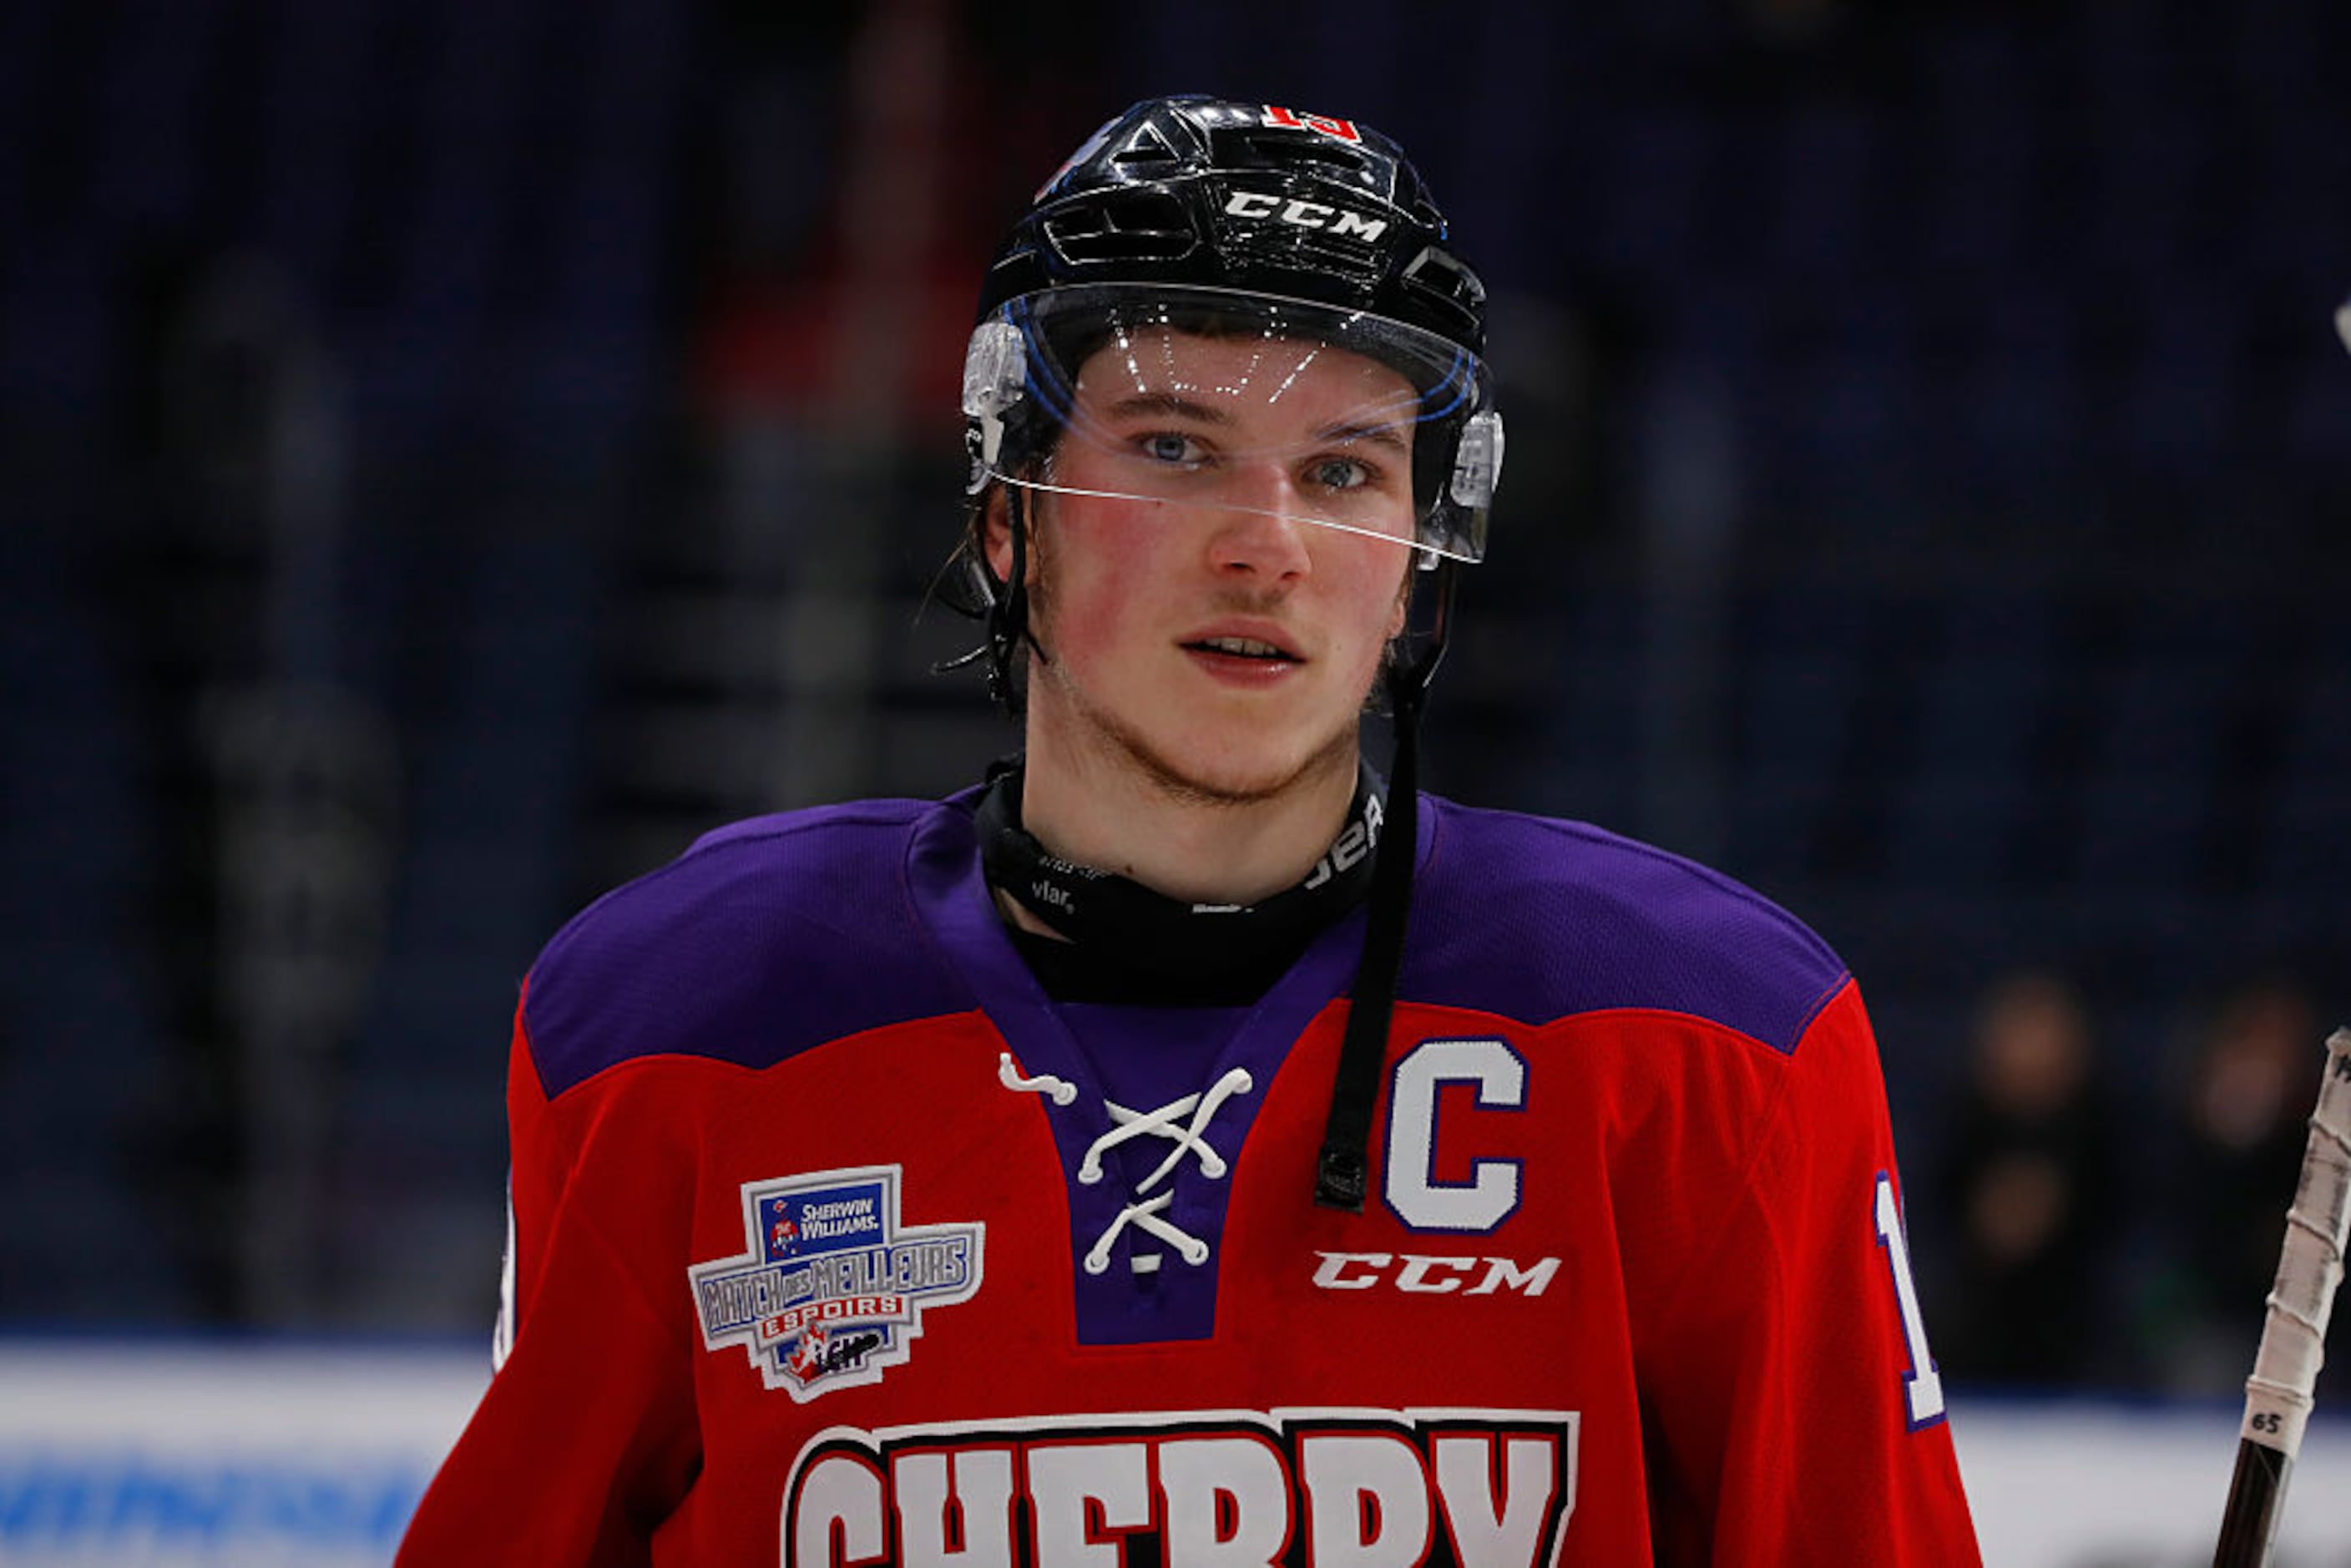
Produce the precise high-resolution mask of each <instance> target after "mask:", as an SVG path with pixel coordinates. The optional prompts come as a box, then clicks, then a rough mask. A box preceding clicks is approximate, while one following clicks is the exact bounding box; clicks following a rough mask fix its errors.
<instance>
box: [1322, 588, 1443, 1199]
mask: <svg viewBox="0 0 2351 1568" xmlns="http://www.w3.org/2000/svg"><path fill="white" fill-rule="evenodd" d="M1437 579H1438V580H1437V584H1436V588H1437V592H1436V596H1435V597H1436V599H1437V619H1436V623H1435V627H1434V629H1433V630H1432V632H1430V634H1429V640H1428V642H1427V643H1426V647H1425V649H1424V651H1423V652H1422V653H1421V654H1420V656H1419V657H1418V658H1417V659H1416V660H1415V661H1414V662H1413V663H1412V664H1408V665H1407V664H1397V665H1395V666H1394V667H1392V668H1391V669H1390V670H1389V672H1388V680H1387V687H1388V699H1389V702H1390V704H1391V706H1393V708H1394V710H1395V763H1394V766H1393V768H1391V769H1390V775H1389V781H1388V805H1387V821H1386V822H1385V823H1384V831H1382V833H1381V836H1380V851H1379V855H1378V858H1377V859H1376V861H1375V862H1374V864H1373V867H1372V891H1371V909H1370V912H1369V914H1368V915H1367V916H1366V918H1365V925H1364V956H1363V962H1362V964H1361V965H1360V966H1359V967H1357V968H1356V970H1355V988H1354V991H1353V994H1352V996H1351V997H1350V998H1349V999H1348V1008H1347V1032H1346V1035H1345V1037H1344V1038H1343V1040H1341V1041H1340V1044H1339V1072H1338V1077H1337V1079H1336V1080H1335V1081H1334V1082H1332V1085H1331V1115H1330V1119H1329V1121H1328V1122H1326V1123H1325V1124H1324V1125H1323V1131H1322V1158H1321V1159H1320V1160H1319V1161H1318V1162H1317V1163H1316V1166H1315V1173H1314V1201H1315V1202H1316V1203H1318V1204H1321V1205H1322V1207H1325V1208H1337V1209H1343V1210H1345V1211H1346V1212H1347V1213H1349V1214H1361V1213H1362V1212H1363V1211H1364V1190H1365V1189H1366V1187H1367V1186H1369V1185H1370V1170H1371V1155H1370V1149H1371V1135H1372V1107H1373V1104H1374V1102H1376V1101H1377V1100H1378V1099H1379V1096H1380V1069H1381V1068H1382V1067H1383V1066H1384V1064H1385V1062H1386V1061H1387V1053H1388V1021H1389V1019H1390V1018H1391V1017H1392V1016H1393V1015H1394V1013H1395V998H1396V977H1397V975H1398V974H1399V972H1400V971H1401V970H1402V969H1403V967H1404V938H1405V925H1407V923H1408V917H1409V916H1410V915H1411V913H1412V870H1413V862H1414V861H1415V860H1416V859H1418V858H1419V854H1420V716H1421V709H1422V707H1423V706H1425V705H1426V701H1427V698H1428V683H1429V679H1430V677H1432V676H1433V675H1435V674H1437V661H1438V660H1439V659H1441V658H1443V657H1444V655H1445V626H1446V622H1447V621H1448V620H1450V619H1451V614H1450V612H1451V609H1452V600H1453V569H1452V565H1451V563H1450V562H1447V564H1445V565H1444V566H1442V567H1440V568H1439V569H1438V570H1437Z"/></svg>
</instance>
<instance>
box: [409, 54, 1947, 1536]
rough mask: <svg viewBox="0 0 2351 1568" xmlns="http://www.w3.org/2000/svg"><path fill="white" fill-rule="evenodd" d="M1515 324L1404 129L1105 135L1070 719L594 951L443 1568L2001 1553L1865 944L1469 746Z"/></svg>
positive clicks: (1099, 140) (526, 1037)
mask: <svg viewBox="0 0 2351 1568" xmlns="http://www.w3.org/2000/svg"><path fill="white" fill-rule="evenodd" d="M1484 346H1485V290H1484V286H1483V285H1482V283H1481V282H1480V280H1479V277H1478V275H1477V274H1476V273H1475V272H1474V271H1473V270H1471V268H1470V267H1469V266H1468V263H1467V262H1466V261H1464V260H1463V259H1462V257H1461V256H1460V255H1459V254H1458V250H1457V248H1456V246H1455V242H1454V240H1453V238H1452V236H1451V235H1450V233H1449V232H1448V230H1447V225H1446V224H1445V221H1444V219H1443V218H1442V216H1441V215H1440V214H1439V213H1438V212H1437V208H1436V206H1435V204H1434V203H1433V202H1432V201H1431V199H1430V198H1429V196H1428V195H1427V193H1426V191H1425V190H1424V189H1423V188H1422V185H1421V183H1420V180H1419V177H1418V175H1417V174H1416V172H1414V170H1413V168H1412V166H1411V165H1410V164H1409V163H1408V162H1405V158H1404V156H1403V154H1402V152H1401V150H1400V149H1398V148H1397V147H1396V146H1395V144H1394V143H1393V142H1392V141H1389V140H1388V139H1386V138H1385V137H1384V136H1382V135H1381V134H1379V133H1378V132H1377V131H1373V130H1371V129H1370V128H1368V127H1365V126H1362V125H1359V124H1357V123H1355V122H1353V121H1351V120H1340V119H1332V118H1328V117H1324V116H1320V115H1311V114H1303V113H1300V112H1297V111H1294V110H1290V109H1286V108H1281V107H1278V106H1273V105H1268V104H1263V103H1245V102H1228V101H1219V100H1216V99H1198V98H1186V99H1152V100H1146V101H1144V102H1143V103H1140V104H1137V105H1135V106H1134V108H1133V109H1131V110H1128V111H1127V112H1126V113H1124V114H1123V115H1120V116H1118V117H1116V118H1115V119H1113V120H1111V121H1110V122H1108V123H1107V124H1105V125H1104V126H1103V127H1102V129H1101V131H1098V132H1097V133H1096V134H1095V135H1094V137H1093V138H1092V140H1090V141H1087V142H1086V143H1085V144H1084V145H1083V146H1082V147H1081V148H1080V149H1079V151H1078V152H1076V153H1075V154H1074V155H1073V156H1072V157H1071V160H1070V161H1069V162H1068V163H1067V164H1065V165H1064V166H1063V168H1062V169H1061V172H1058V173H1057V174H1055V175H1054V176H1053V177H1052V178H1051V179H1050V180H1049V181H1048V182H1047V183H1046V184H1045V186H1044V187H1043V189H1042V190H1041V191H1040V193H1039V194H1038V196H1037V198H1036V202H1035V204H1034V206H1033V207H1032V208H1031V210H1030V211H1029V214H1027V215H1026V216H1024V217H1023V218H1022V219H1021V220H1020V221H1019V223H1018V224H1017V225H1015V227H1014V229H1013V232H1012V234H1011V235H1010V236H1009V238H1008V240H1007V242H1006V244H1005V246H1004V247H1003V248H1002V250H1001V251H1000V252H999V253H998V258H997V261H996V264H995V266H994V267H992V268H991V269H990V271H989V273H988V275H987V281H986V283H985V285H984V287H983V291H982V297H981V301H980V308H979V311H978V321H977V327H976V329H974V331H973V333H972V336H971V339H970V342H969V350H968V354H967V361H966V371H965V376H964V385H963V396H964V412H965V413H966V415H967V420H968V422H969V423H968V430H967V434H968V438H969V449H970V456H971V467H970V471H969V482H968V488H967V503H968V504H967V539H966V544H965V546H964V549H963V553H962V555H961V557H960V559H961V561H962V563H963V564H964V565H965V566H967V568H968V569H969V575H968V577H967V579H966V583H967V588H968V590H969V591H970V593H971V596H972V601H973V602H972V605H971V608H972V609H973V610H974V612H976V613H977V614H980V615H982V616H984V617H985V620H986V622H987V638H986V641H985V642H984V643H983V644H982V646H981V647H980V649H978V650H977V651H976V652H975V654H974V656H973V662H976V663H983V664H984V667H985V668H987V671H988V673H989V674H990V676H991V678H992V685H993V686H994V689H995V691H996V693H997V695H998V697H999V699H1001V700H1002V701H1003V702H1004V703H1005V704H1006V706H1008V708H1009V709H1012V710H1013V711H1016V712H1019V714H1020V715H1021V716H1022V718H1023V723H1024V732H1023V733H1024V738H1025V741H1026V747H1025V750H1024V752H1023V754H1022V755H1021V757H1020V758H1019V759H1018V760H1017V761H1015V762H1013V763H1010V764H1008V765H1004V766H1000V767H998V768H995V769H992V770H991V771H990V773H989V775H988V777H987V780H986V781H985V782H984V783H983V784H980V785H978V786H976V787H974V788H971V789H966V790H964V791H962V792H961V793H958V794H956V795H955V796H952V797H950V798H949V799H947V800H944V801H918V800H867V801H859V802H852V803H850V804H847V805H843V806H836V807H830V808H823V809H819V810H806V811H799V812H792V813H787V814H783V815H780V816H774V817H768V818H760V819H755V820H753V821H747V822H743V823H738V824H737V825H735V826H733V827H730V828H726V829H722V830H720V831H717V832H716V833H713V834H711V835H709V836H708V837H706V838H705V839H704V840H703V841H701V842H700V843H699V844H697V845H696V846H695V848H693V849H692V850H690V851H689V852H687V853H686V854H685V855H684V857H682V858H681V859H679V860H678V861H676V862H673V863H672V864H671V865H669V866H668V867H666V868H664V869H663V870H661V871H658V872H655V873H653V874H651V875H650V876H647V877H645V878H643V879H641V880H639V881H638V882H636V883H632V884H631V885H629V886H627V887H625V888H622V889H621V890H620V891H618V892H616V893H613V894H610V895H608V896H607V897H605V898H604V899H602V900H601V901H600V902H598V903H597V904H595V905H593V906H592V907H591V908H590V910H588V911H587V912H586V913H584V914H583V915H581V916H580V917H579V918H578V919H576V920H575V921H573V922H572V923H571V925H569V926H568V927H566V928H565V930H564V931H563V932H562V933H561V934H559V936H557V937H556V938H555V940H554V941H553V942H552V943H551V944H550V945H549V947H548V948H547V949H546V951H545V952H544V953H543V954H542V955H541V956H540V958H539V960H538V963H537V964H536V965H535V966H534V967H533V968H532V971H531V973H530V976H529V978H528V984H527V987H526V989H525V994H524V998H523V1000H522V1004H521V1007H520V1009H519V1013H518V1016H517V1023H516V1030H515V1034H514V1039H513V1050H512V1056H511V1063H512V1071H511V1077H510V1082H509V1092H508V1110H509V1117H510V1121H511V1124H512V1143H513V1155H514V1170H513V1176H512V1183H511V1189H510V1190H511V1211H512V1218H513V1226H512V1230H511V1240H510V1242H509V1249H508V1255H507V1291H506V1310H505V1312H503V1313H502V1315H501V1319H500V1326H499V1334H498V1345H499V1359H500V1365H499V1369H498V1371H497V1373H496V1375H495V1376H494V1377H493V1379H492V1380H491V1384H490V1386H489V1389H488V1391H487V1393H486V1396H484V1398H483V1401H482V1404H481V1406H480V1407H479V1409H478V1410H477V1411H476V1413H475V1416H474V1418H473V1421H472V1422H471V1424H470V1425H469V1427H467V1429H466V1431H465V1435H464V1436H463V1437H462V1438H461V1439H460V1440H459V1442H458V1444H457V1446H456V1448H455V1451H454V1452H453V1453H452V1454H451V1456H450V1458H449V1459H448V1461H447V1463H446V1464H445V1465H444V1468H443V1469H442V1471H441V1474H440V1475H439V1477H438V1478H437V1479H436V1480H435V1481H434V1485H433V1487H432V1488H431V1490H429V1492H428V1493H427V1495H426V1497H425V1499H424V1500H423V1504H422V1506H421V1508H420V1509H419V1511H418V1512H417V1515H416V1518H415V1521H414V1523H413V1526H412V1529H411V1532H410V1535H409V1537H408V1540H407V1542H406V1544H405V1547H404V1549H403V1557H402V1560H403V1561H404V1562H408V1563H416V1564H420V1565H423V1564H441V1563H520V1562H529V1563H646V1562H657V1563H718V1562H725V1563H752V1562H773V1561H778V1560H782V1561H788V1562H799V1563H835V1562H851V1561H854V1562H875V1561H890V1562H900V1563H912V1562H935V1561H942V1560H944V1559H945V1558H946V1557H948V1556H950V1555H967V1556H970V1557H972V1558H974V1559H975V1560H987V1561H995V1562H1014V1561H1022V1562H1034V1563H1040V1564H1045V1565H1049V1568H1058V1565H1060V1564H1065V1563H1079V1562H1081V1561H1092V1560H1095V1559H1097V1558H1099V1557H1101V1556H1102V1555H1104V1554H1105V1553H1106V1552H1125V1551H1132V1552H1134V1555H1135V1560H1137V1561H1168V1562H1176V1561H1209V1560H1218V1561H1233V1562H1243V1561H1246V1562H1256V1563H1267V1562H1272V1561H1276V1560H1285V1561H1286V1560H1290V1559H1292V1558H1299V1557H1302V1558H1303V1559H1305V1560H1311V1561H1323V1562H1334V1561H1340V1560H1345V1561H1358V1562H1362V1561H1396V1562H1427V1563H1458V1564H1477V1565H1479V1568H1509V1565H1512V1564H1517V1565H1522V1568H1533V1565H1535V1564H1538V1563H1553V1562H1578V1563H1633V1562H1660V1563H1800V1562H1801V1563H1829V1562H1835V1563H1887V1564H1911V1565H1920V1568H1924V1565H1929V1564H1936V1565H1940V1564H1970V1563H1975V1562H1976V1561H1977V1560H1978V1559H1977V1552H1976V1548H1975V1541H1974V1535H1973V1530H1972V1527H1971V1524H1970V1518H1969V1514H1968V1509H1967V1504H1966V1500H1965V1499H1964V1497H1963V1495H1962V1492H1961V1488H1960V1482H1959V1471H1958V1466H1957V1462H1956V1458H1955V1456H1954V1453H1953V1448H1952V1444H1951V1439H1950V1435H1949V1427H1948V1424H1947V1423H1946V1421H1945V1418H1944V1416H1945V1406H1944V1402H1943V1397H1942V1393H1941V1385H1940V1382H1939V1380H1938V1377H1937V1375H1936V1373H1935V1369H1934V1363H1933V1358H1932V1354H1931V1353H1930V1352H1929V1350H1928V1345H1927V1340H1926V1332H1925V1328H1924V1325H1923V1322H1922V1321H1921V1317H1920V1313H1919V1307H1918V1301H1917V1290H1916V1288H1915V1285H1914V1284H1913V1282H1912V1280H1911V1274H1910V1269H1909V1262H1908V1250H1907V1239H1906V1237H1905V1234H1904V1230H1903V1225H1902V1218H1901V1210H1900V1207H1899V1197H1898V1190H1897V1186H1896V1179H1895V1161H1894V1150H1893V1136H1892V1132H1891V1129H1890V1127H1889V1125H1888V1120H1887V1114H1886V1097H1885V1091H1884V1088H1883V1085H1882V1082H1881V1080H1880V1074H1879V1066H1878V1059H1877V1052H1876V1042H1875V1039H1874V1036H1873V1033H1872V1030H1871V1028H1870V1025H1869V1021H1868V1019H1867V1016H1866V1013H1865V1009H1864V1008H1863V1004H1862V1001H1861V998H1860V993H1859V991H1858V989H1857V988H1856V986H1855V981H1854V979H1853V977H1852V976H1851V975H1850V974H1849V973H1847V972H1846V970H1845V968H1844V965H1843V963H1842V961H1841V960H1839V959H1838V958H1837V957H1836V956H1835V955H1834V953H1832V952H1831V951H1830V950H1829V949H1828V948H1827V947H1826V946H1825V945H1824V944H1823V943H1822V942H1821V941H1820V939H1819V938H1818V937H1817V936H1814V935H1813V933H1812V932H1810V931H1809V930H1807V929H1806V928H1805V927H1803V926H1802V925H1801V924H1799V923H1798V922H1797V921H1796V920H1794V919H1793V918H1792V917H1791V916H1790V915H1787V914H1786V913H1784V912H1783V911H1782V910H1780V909H1778V908H1776V907H1775V906H1773V905H1771V904H1769V903H1767V902H1766V901H1765V900H1763V899H1761V898H1760V897H1759V896H1757V895H1756V894H1753V893H1751V892H1750V891H1749V890H1748V889H1746V888H1744V887H1741V886H1740V885H1738V884H1736V883H1731V882H1729V880H1727V879H1725V878H1722V877H1719V876H1718V875H1716V874H1715V873H1711V872H1708V871H1707V870H1705V869H1703V868H1700V867H1698V866H1696V865H1693V864H1691V863H1690V862H1687V861H1683V860H1680V859H1678V858H1677V857H1674V856H1671V855H1667V854H1665V853H1663V852H1659V851H1656V850H1654V849H1650V848H1648V847H1646V846H1644V845H1640V844H1635V843H1633V842H1631V841H1626V840H1624V839H1620V838H1617V837H1615V836H1614V835H1613V834H1610V833H1607V832H1604V831H1600V830H1598V829H1594V828H1590V827H1586V826H1583V825H1581V824H1575V823H1566V822H1559V821H1548V820H1544V819H1539V818H1533V817H1528V816H1522V815H1518V814H1514V813H1508V812H1497V811H1481V810H1467V809H1464V808H1462V807H1459V806H1456V805H1454V804H1452V803H1451V802H1449V801H1446V800H1439V799H1437V798H1436V797H1434V796H1427V797H1424V796H1421V795H1419V794H1418V793H1417V791H1416V788H1415V780H1416V768H1417V763H1416V752H1417V746H1418V729H1417V727H1418V716H1419V711H1420V706H1421V703H1422V701H1423V699H1424V697H1425V695H1426V687H1427V685H1428V682H1429V680H1430V677H1431V676H1432V675H1433V674H1434V673H1435V668H1436V661H1437V653H1438V652H1439V651H1440V650H1441V649H1442V647H1443V645H1444V639H1445V633H1446V624H1445V616H1446V613H1447V610H1448V609H1449V605H1450V601H1451V589H1452V586H1453V582H1454V577H1455V574H1456V573H1457V572H1458V570H1461V569H1462V568H1464V567H1466V566H1467V565H1468V564H1470V563H1473V562H1475V561H1477V560H1479V559H1480V558H1481V557H1482V555H1483V553H1484V549H1485V524H1486V517H1487V513H1488V509H1489V506H1490V504H1491V501H1492V498H1493V494H1494V489H1495V486H1496V483H1497V479H1498V476H1499V470H1500V465H1501V456H1502V440H1501V424H1500V419H1499V413H1496V411H1495V409H1494V398H1493V386H1492V382H1491V377H1490V374H1489V371H1488V370H1487V367H1486V365H1485V362H1484V360H1483V350H1484ZM822 521H824V522H825V523H826V524H828V525H829V526H832V527H840V528H855V527H860V526H863V525H862V519H859V518H855V517H843V518H832V519H822ZM1374 695H1377V696H1378V697H1379V698H1380V699H1381V700H1384V703H1385V704H1386V705H1387V706H1388V707H1389V708H1390V710H1391V711H1392V712H1393V714H1394V716H1395V762H1394V767H1393V783H1392V787H1390V788H1386V789H1383V787H1382V781H1381V780H1380V779H1379V778H1378V777H1377V776H1376V775H1375V774H1374V771H1373V770H1372V769H1371V768H1370V767H1369V765H1368V764H1367V763H1366V762H1365V760H1364V756H1363V752H1362V744H1363V735H1362V720H1363V716H1364V711H1365V708H1366V706H1367V704H1368V703H1369V702H1371V701H1372V700H1373V699H1374ZM1407 908H1409V911H1410V922H1409V925H1407V923H1406V911H1407ZM1113 1542H1117V1544H1113Z"/></svg>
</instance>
